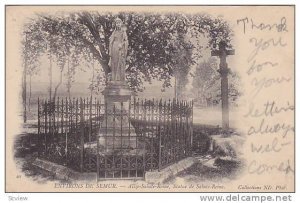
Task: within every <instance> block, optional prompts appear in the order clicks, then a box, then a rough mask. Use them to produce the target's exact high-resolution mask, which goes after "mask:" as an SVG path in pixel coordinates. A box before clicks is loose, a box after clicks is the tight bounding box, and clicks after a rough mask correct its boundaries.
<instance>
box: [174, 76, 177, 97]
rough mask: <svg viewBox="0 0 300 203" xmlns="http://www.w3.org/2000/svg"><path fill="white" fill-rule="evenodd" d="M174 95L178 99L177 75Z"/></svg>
mask: <svg viewBox="0 0 300 203" xmlns="http://www.w3.org/2000/svg"><path fill="white" fill-rule="evenodd" d="M174 95H175V96H174V97H175V99H177V78H176V75H175V85H174Z"/></svg>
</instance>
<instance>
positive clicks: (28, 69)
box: [5, 5, 295, 192]
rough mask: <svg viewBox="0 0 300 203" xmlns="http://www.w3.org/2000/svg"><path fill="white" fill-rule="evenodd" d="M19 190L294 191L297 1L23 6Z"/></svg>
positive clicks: (14, 188)
mask: <svg viewBox="0 0 300 203" xmlns="http://www.w3.org/2000/svg"><path fill="white" fill-rule="evenodd" d="M5 11H6V14H5V16H6V30H5V33H6V41H5V42H6V49H5V54H6V76H5V77H6V135H5V140H6V143H5V146H6V157H5V158H6V166H5V167H6V176H5V178H6V192H294V191H295V125H294V122H295V119H294V115H295V114H294V109H295V108H294V106H295V94H294V90H295V77H294V73H295V55H294V54H295V20H294V19H295V6H293V5H283V6H268V5H264V6H234V5H231V6H229V5H227V6H200V5H199V6H196V5H194V6H170V5H169V6H166V5H165V6H138V5H136V6H101V5H95V6H84V5H80V6H55V5H52V6H34V5H31V6H21V5H20V6H18V5H14V6H10V5H7V6H6V8H5Z"/></svg>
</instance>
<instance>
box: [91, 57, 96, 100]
mask: <svg viewBox="0 0 300 203" xmlns="http://www.w3.org/2000/svg"><path fill="white" fill-rule="evenodd" d="M92 67H93V72H92V87H91V99H92V97H93V90H94V78H95V66H94V59H92Z"/></svg>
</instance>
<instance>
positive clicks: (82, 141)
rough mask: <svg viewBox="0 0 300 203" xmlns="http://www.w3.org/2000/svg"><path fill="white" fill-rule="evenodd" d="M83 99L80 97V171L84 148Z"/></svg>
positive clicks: (81, 169)
mask: <svg viewBox="0 0 300 203" xmlns="http://www.w3.org/2000/svg"><path fill="white" fill-rule="evenodd" d="M83 111H84V109H83V100H82V98H80V171H81V172H83V150H84V115H83Z"/></svg>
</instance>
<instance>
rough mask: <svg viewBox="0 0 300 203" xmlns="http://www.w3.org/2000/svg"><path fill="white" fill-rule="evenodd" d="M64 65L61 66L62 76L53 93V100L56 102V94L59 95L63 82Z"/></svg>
mask: <svg viewBox="0 0 300 203" xmlns="http://www.w3.org/2000/svg"><path fill="white" fill-rule="evenodd" d="M64 67H65V66H64V65H63V66H62V67H61V69H60V78H59V82H58V84H57V85H56V87H55V89H54V94H53V98H52V101H53V102H55V99H56V95H57V90H58V88H59V87H60V85H61V84H62V78H63V71H64Z"/></svg>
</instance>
